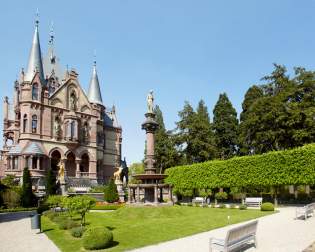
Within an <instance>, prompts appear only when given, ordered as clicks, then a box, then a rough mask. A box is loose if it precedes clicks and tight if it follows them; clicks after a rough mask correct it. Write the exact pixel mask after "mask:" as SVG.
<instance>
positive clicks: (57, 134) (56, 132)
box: [54, 117, 61, 138]
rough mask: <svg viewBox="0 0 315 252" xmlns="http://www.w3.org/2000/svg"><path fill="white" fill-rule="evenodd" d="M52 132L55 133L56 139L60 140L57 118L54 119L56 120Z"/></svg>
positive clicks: (59, 127)
mask: <svg viewBox="0 0 315 252" xmlns="http://www.w3.org/2000/svg"><path fill="white" fill-rule="evenodd" d="M54 131H55V136H56V138H60V136H61V125H60V120H59V117H56V119H55V122H54Z"/></svg>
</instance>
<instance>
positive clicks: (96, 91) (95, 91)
mask: <svg viewBox="0 0 315 252" xmlns="http://www.w3.org/2000/svg"><path fill="white" fill-rule="evenodd" d="M88 99H89V101H90V102H91V103H97V104H100V105H103V101H102V95H101V89H100V83H99V81H98V76H97V71H96V60H94V65H93V72H92V77H91V81H90V86H89V92H88Z"/></svg>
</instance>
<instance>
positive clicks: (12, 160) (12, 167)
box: [11, 157, 15, 170]
mask: <svg viewBox="0 0 315 252" xmlns="http://www.w3.org/2000/svg"><path fill="white" fill-rule="evenodd" d="M14 158H15V157H12V158H11V169H12V170H13V169H15V166H14Z"/></svg>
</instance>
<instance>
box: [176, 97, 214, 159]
mask: <svg viewBox="0 0 315 252" xmlns="http://www.w3.org/2000/svg"><path fill="white" fill-rule="evenodd" d="M178 114H179V117H180V120H179V121H178V122H177V123H176V124H177V134H176V138H177V141H176V144H177V145H178V146H179V149H180V152H181V156H182V158H183V163H184V164H185V163H188V164H189V163H196V162H202V161H206V160H210V159H213V158H214V157H215V147H214V139H213V133H212V130H211V124H210V119H209V114H208V110H207V107H206V105H205V103H204V101H203V100H200V102H199V104H198V107H197V111H196V112H195V111H194V110H193V108H192V107H191V105H190V104H189V103H188V102H185V105H184V108H183V110H182V111H180V112H179V113H178Z"/></svg>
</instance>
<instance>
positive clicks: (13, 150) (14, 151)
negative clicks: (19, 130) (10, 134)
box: [8, 144, 22, 155]
mask: <svg viewBox="0 0 315 252" xmlns="http://www.w3.org/2000/svg"><path fill="white" fill-rule="evenodd" d="M21 153H22V148H21V146H20V145H18V144H17V145H13V146H11V148H10V150H9V152H8V154H9V155H19V154H21Z"/></svg>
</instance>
